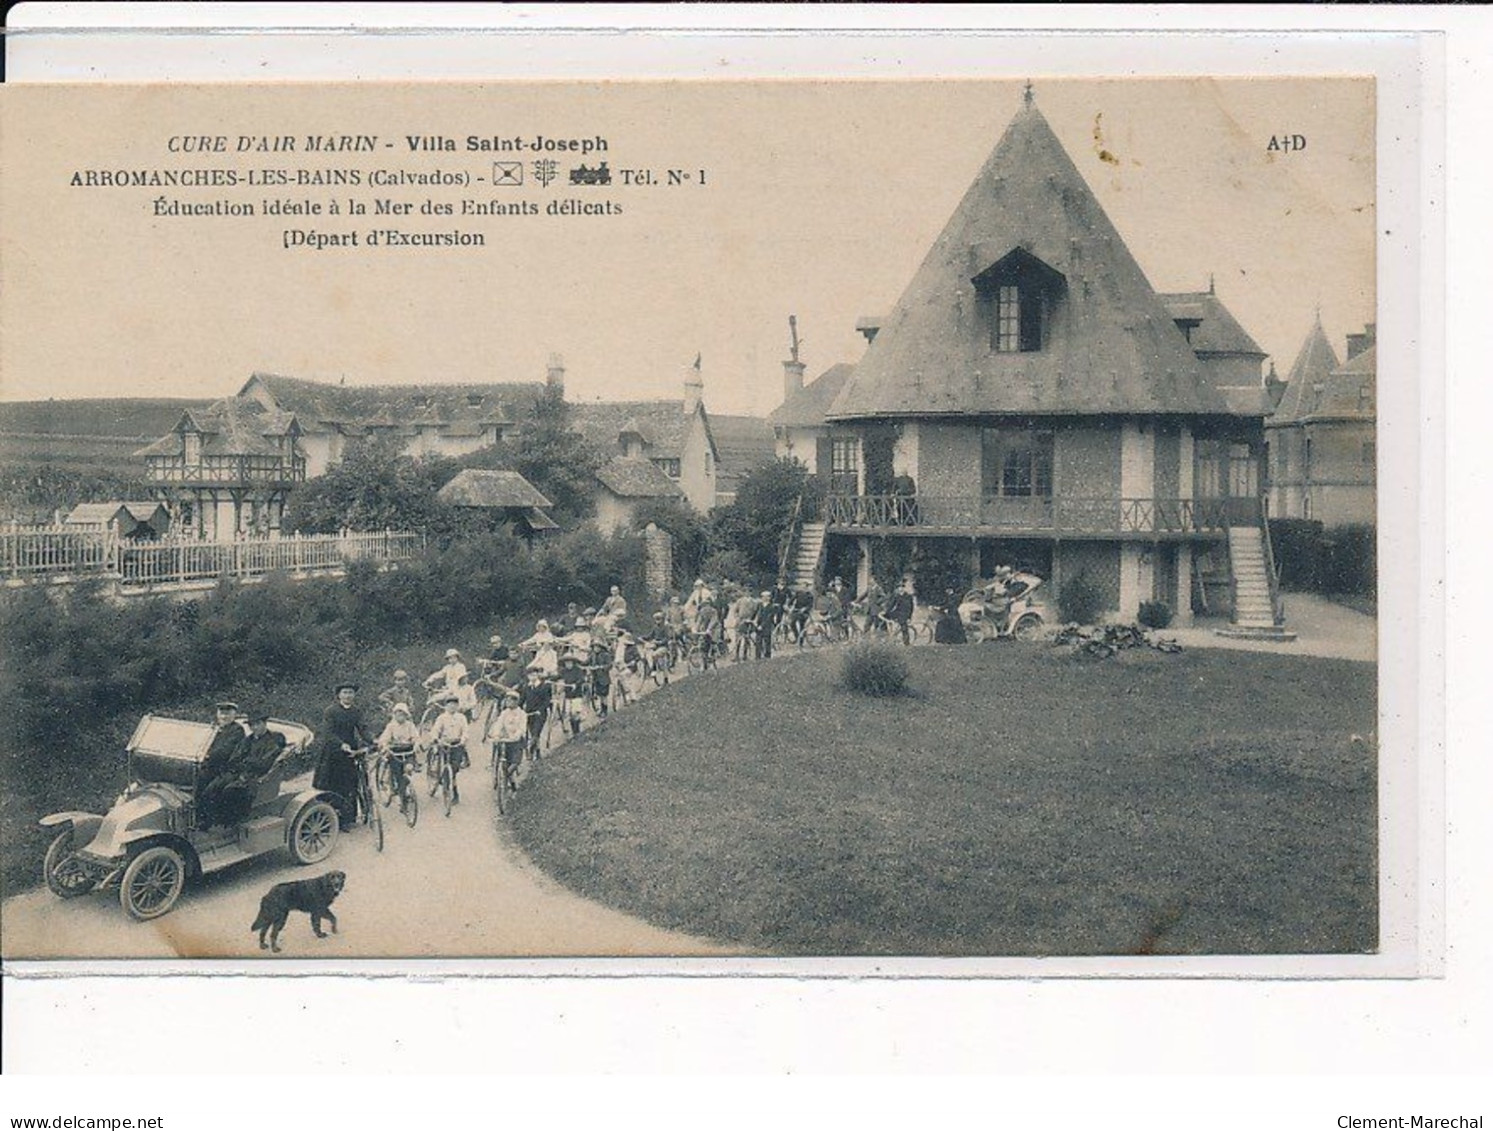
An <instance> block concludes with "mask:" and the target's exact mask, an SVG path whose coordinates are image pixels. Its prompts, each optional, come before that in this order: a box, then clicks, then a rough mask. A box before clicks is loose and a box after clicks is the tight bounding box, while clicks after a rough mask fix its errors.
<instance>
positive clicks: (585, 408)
mask: <svg viewBox="0 0 1493 1131" xmlns="http://www.w3.org/2000/svg"><path fill="white" fill-rule="evenodd" d="M570 426H571V427H572V428H574V429H575V430H576V431H577V432H579V433H580V434H581V435H582V436H583V437H584V438H585V440H586V442H587V443H589V444H590V445H591V446H592V447H594V448H596V450H597V451H599V452H601V453H602V454H603V455H609V456H610V455H619V454H621V452H622V444H621V442H620V441H619V439H618V437H619V436H621V434H622V433H623V432H624V431H630V432H636V433H637V434H638V435H639V436H641V437H642V439H643V443H644V444H645V445H647V454H648V455H649V456H651V457H656V458H659V459H678V458H679V457H680V456H681V455H683V453H684V441H685V438H686V436H687V435H688V426H689V417H687V416H685V415H684V405H683V403H682V402H680V401H678V400H658V401H599V402H596V403H593V404H576V405H571V406H570Z"/></svg>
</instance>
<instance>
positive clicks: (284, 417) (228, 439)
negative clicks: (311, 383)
mask: <svg viewBox="0 0 1493 1131" xmlns="http://www.w3.org/2000/svg"><path fill="white" fill-rule="evenodd" d="M184 432H198V433H201V435H202V453H203V454H204V455H212V456H279V455H281V454H283V453H282V452H281V449H280V445H279V440H280V438H281V437H283V436H289V437H291V438H292V440H293V439H294V438H295V437H297V436H299V435H300V434H301V428H300V423H299V421H298V420H297V419H296V416H295V414H294V413H291V412H286V411H284V410H283V409H267V408H265V407H264V406H263V405H261V404H260V403H259V402H258V401H256V400H254V399H253V398H250V397H224V398H223V399H222V400H218V401H214V402H213V403H212V404H210V405H208V406H207V407H206V408H190V409H187V410H186V411H184V412H183V413H182V414H181V416H180V417H179V418H178V420H177V422H176V424H175V426H174V427H173V428H172V429H171V431H170V432H168V433H167V434H166V435H164V436H162V437H161V438H160V439H159V440H156V441H154V442H153V443H150V444H147V445H146V446H145V447H143V448H140V449H138V450H137V451H136V452H135V457H136V458H143V457H147V456H177V455H180V454H181V451H182V441H181V438H180V437H181V434H182V433H184Z"/></svg>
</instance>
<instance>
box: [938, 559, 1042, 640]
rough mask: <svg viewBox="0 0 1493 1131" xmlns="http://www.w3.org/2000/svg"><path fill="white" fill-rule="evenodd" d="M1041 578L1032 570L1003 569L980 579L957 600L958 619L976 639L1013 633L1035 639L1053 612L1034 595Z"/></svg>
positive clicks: (1023, 637)
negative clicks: (962, 597)
mask: <svg viewBox="0 0 1493 1131" xmlns="http://www.w3.org/2000/svg"><path fill="white" fill-rule="evenodd" d="M1041 586H1042V579H1041V578H1040V577H1038V576H1037V575H1036V574H1034V573H1025V572H1023V571H1021V570H1013V569H1002V570H999V571H998V572H997V574H996V576H995V577H994V578H993V579H992V580H990V581H985V582H981V583H980V584H979V585H977V586H976V587H975V588H973V589H971V590H970V591H969V592H968V593H966V594H965V595H964V599H963V600H962V601H960V602H959V619H960V620H961V621H963V622H964V627H965V630H966V631H967V632H969V633H970V635H971V636H972V637H973V638H974V639H976V640H994V639H996V638H998V637H1004V636H1014V637H1016V638H1017V639H1018V640H1035V639H1037V638H1039V637H1040V636H1041V635H1042V631H1043V626H1044V625H1045V624H1046V623H1047V622H1048V621H1050V620H1051V619H1052V613H1051V611H1050V610H1049V609H1048V608H1047V606H1046V605H1045V604H1044V603H1043V601H1042V598H1041V597H1039V596H1037V594H1036V591H1037V590H1038V589H1039V588H1041Z"/></svg>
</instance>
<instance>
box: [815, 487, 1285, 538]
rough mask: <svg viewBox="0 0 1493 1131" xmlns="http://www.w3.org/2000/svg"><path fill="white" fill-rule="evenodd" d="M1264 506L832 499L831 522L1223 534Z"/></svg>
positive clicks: (828, 505) (1252, 502) (1252, 519)
mask: <svg viewBox="0 0 1493 1131" xmlns="http://www.w3.org/2000/svg"><path fill="white" fill-rule="evenodd" d="M1259 507H1260V502H1259V500H1258V499H1116V498H1076V497H1073V496H1065V495H1052V496H1028V497H1008V496H998V497H988V496H987V497H980V496H976V495H831V496H830V497H829V498H828V499H826V500H825V521H826V523H827V524H828V525H829V527H831V528H835V527H839V528H842V529H852V530H854V529H864V530H873V529H874V530H879V531H887V530H906V531H908V532H909V533H911V532H915V531H918V530H927V531H930V532H932V531H940V530H955V531H966V530H967V531H970V532H981V533H992V532H993V533H1002V532H1010V533H1012V534H1038V535H1051V536H1062V535H1104V534H1219V533H1222V532H1223V531H1225V530H1227V529H1228V528H1229V526H1231V525H1239V524H1241V523H1257V522H1258V521H1259ZM1246 511H1247V512H1248V513H1247V514H1246V513H1244V512H1246Z"/></svg>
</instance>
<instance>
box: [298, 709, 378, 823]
mask: <svg viewBox="0 0 1493 1131" xmlns="http://www.w3.org/2000/svg"><path fill="white" fill-rule="evenodd" d="M357 690H358V685H357V684H355V683H344V684H340V685H338V687H337V698H336V700H335V701H334V702H333V703H332V705H331V706H330V707H328V708H327V711H326V714H325V715H323V716H322V720H321V756H320V758H319V759H318V760H317V763H316V774H315V775H314V776H313V777H312V779H311V784H312V786H313V787H314V788H316V789H324V790H326V791H327V792H328V793H333V794H336V796H337V813H338V816H339V817H340V818H341V820H342V827H343V830H344V831H345V830H346V829H347V828H348V827H349V826H351V825H352V824H353V823H354V822H355V821H356V820H357V817H358V774H359V773H360V772H361V770H360V768H359V765H358V759H357V757H356V756H354V755H353V754H352V753H351V752H352V751H354V750H358V749H361V748H362V747H365V746H367V745H368V728H367V727H366V726H364V725H363V713H362V712H361V711H360V710H359V709H358V707H357V705H356V704H355V702H354V700H355V699H356V697H357Z"/></svg>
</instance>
